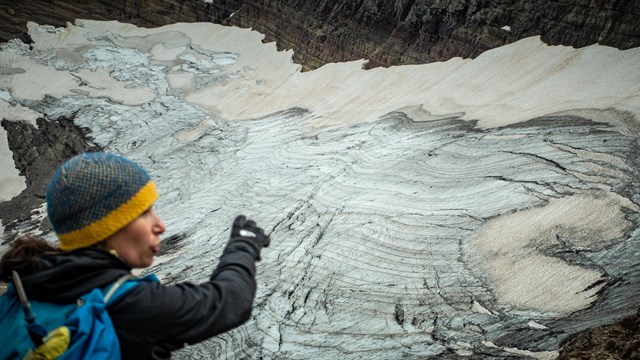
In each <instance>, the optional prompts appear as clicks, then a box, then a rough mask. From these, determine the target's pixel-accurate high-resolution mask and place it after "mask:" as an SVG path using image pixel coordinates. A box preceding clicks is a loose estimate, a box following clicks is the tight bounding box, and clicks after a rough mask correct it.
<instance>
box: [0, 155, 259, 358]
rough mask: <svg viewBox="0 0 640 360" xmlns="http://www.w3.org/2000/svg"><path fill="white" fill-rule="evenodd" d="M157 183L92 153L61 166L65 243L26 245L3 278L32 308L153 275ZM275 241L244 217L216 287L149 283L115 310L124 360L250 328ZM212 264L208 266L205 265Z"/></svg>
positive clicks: (29, 241) (59, 213) (55, 181)
mask: <svg viewBox="0 0 640 360" xmlns="http://www.w3.org/2000/svg"><path fill="white" fill-rule="evenodd" d="M157 198H158V192H157V189H156V186H155V184H154V182H153V181H152V180H151V178H150V177H149V175H148V174H147V172H146V171H145V170H144V169H143V168H142V167H140V166H139V165H138V164H136V163H135V162H133V161H131V160H129V159H126V158H124V157H122V156H119V155H115V154H111V153H104V152H98V153H84V154H80V155H77V156H75V157H73V158H71V159H70V160H68V161H66V162H65V163H64V164H62V165H61V166H60V167H59V168H58V169H57V170H56V172H55V173H54V175H53V176H52V178H51V181H50V182H49V184H48V186H47V190H46V202H47V215H48V218H49V221H50V223H51V225H52V227H53V229H54V231H55V233H56V235H57V237H58V239H59V243H58V246H57V247H54V246H52V245H51V244H49V243H48V242H47V241H45V240H44V239H40V238H33V237H31V238H24V239H18V240H16V241H14V242H13V243H12V246H11V247H10V248H9V250H8V251H7V252H6V253H5V254H4V256H3V257H2V259H1V260H0V279H2V280H3V281H5V282H8V281H10V277H11V272H12V270H15V271H17V272H18V273H19V274H20V277H21V279H22V284H23V287H24V289H25V291H26V294H27V296H28V298H29V300H37V301H45V302H54V303H72V302H76V301H77V299H78V298H79V297H80V296H81V295H83V294H85V293H87V292H88V291H90V290H91V289H93V288H96V287H104V286H107V285H109V284H111V283H113V282H114V281H116V280H117V279H119V278H121V277H122V276H123V275H125V274H127V273H130V272H131V270H132V269H136V268H146V267H148V266H150V265H151V264H152V261H153V257H154V256H155V255H157V254H158V253H159V251H160V247H161V244H162V243H161V241H160V235H162V234H163V233H164V232H165V230H166V228H165V225H164V223H163V222H162V220H161V219H160V218H159V217H158V215H157V214H156V212H155V211H154V209H153V207H152V205H153V204H154V203H155V201H156V200H157ZM269 242H270V238H269V236H268V235H266V234H265V233H264V231H263V230H262V229H261V228H260V227H258V226H257V225H256V223H255V222H254V221H252V220H248V219H247V218H246V217H245V216H242V215H240V216H238V217H237V218H236V219H235V220H234V222H233V225H232V227H231V236H230V239H229V241H228V242H227V244H226V246H225V248H224V250H223V252H222V255H221V257H220V259H219V262H218V265H217V267H216V268H215V270H214V271H213V273H212V275H211V277H210V278H209V280H208V281H206V282H204V283H202V284H199V285H195V284H192V283H190V282H181V283H176V284H171V285H163V284H161V283H158V282H140V283H139V284H138V285H136V286H135V287H134V288H133V290H131V291H130V292H129V293H127V294H126V295H125V296H123V298H121V299H120V300H118V301H116V302H115V303H114V304H112V305H111V306H110V307H109V308H108V313H109V316H110V318H111V320H112V323H113V325H114V328H115V330H116V333H117V337H118V340H119V344H120V351H121V355H122V358H123V359H166V358H170V356H171V351H172V350H176V349H179V348H181V347H183V346H185V344H194V343H197V342H201V341H203V340H206V339H208V338H211V337H213V336H215V335H218V334H221V333H224V332H226V331H228V330H231V329H233V328H235V327H238V326H240V325H241V324H243V323H244V322H246V321H247V320H248V319H249V318H250V316H251V310H252V306H253V301H254V297H255V292H256V280H255V274H256V267H255V263H256V261H258V260H259V259H260V252H261V249H262V248H263V247H266V246H268V245H269ZM203 266H204V264H203Z"/></svg>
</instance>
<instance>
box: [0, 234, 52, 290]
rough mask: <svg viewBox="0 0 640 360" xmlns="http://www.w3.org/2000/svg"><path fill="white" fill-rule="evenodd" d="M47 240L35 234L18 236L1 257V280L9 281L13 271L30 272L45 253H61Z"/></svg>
mask: <svg viewBox="0 0 640 360" xmlns="http://www.w3.org/2000/svg"><path fill="white" fill-rule="evenodd" d="M59 252H61V250H59V249H57V248H55V247H53V246H52V245H51V244H49V243H48V242H47V241H46V240H44V239H42V238H38V237H34V236H24V237H21V238H18V239H17V240H15V241H14V242H13V243H11V246H10V247H9V250H8V251H7V252H6V253H5V254H4V255H2V259H0V280H2V281H4V282H9V281H10V280H11V271H12V270H15V271H17V272H26V273H29V272H31V271H33V270H34V269H35V268H36V266H37V265H38V258H39V257H40V256H42V255H44V254H51V253H59Z"/></svg>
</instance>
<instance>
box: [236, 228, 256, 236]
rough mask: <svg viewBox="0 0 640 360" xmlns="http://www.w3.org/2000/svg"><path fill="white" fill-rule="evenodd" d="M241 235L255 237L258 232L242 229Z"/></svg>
mask: <svg viewBox="0 0 640 360" xmlns="http://www.w3.org/2000/svg"><path fill="white" fill-rule="evenodd" d="M239 233H240V236H244V237H250V238H254V237H256V234H254V233H252V232H251V231H249V230H245V229H240V232H239Z"/></svg>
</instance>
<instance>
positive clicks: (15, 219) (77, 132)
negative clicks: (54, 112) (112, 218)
mask: <svg viewBox="0 0 640 360" xmlns="http://www.w3.org/2000/svg"><path fill="white" fill-rule="evenodd" d="M36 122H37V127H35V126H33V125H31V124H29V123H27V122H24V121H8V120H2V122H1V125H2V127H3V128H4V129H5V130H6V131H7V138H8V140H9V149H10V150H11V151H12V153H13V161H14V163H15V164H16V168H17V169H18V170H19V171H20V175H22V176H24V177H25V180H26V183H27V184H26V185H27V187H26V189H25V190H24V191H22V192H21V193H20V194H18V195H17V196H15V197H14V198H13V199H11V200H10V201H5V202H0V219H2V224H3V225H4V226H5V233H6V234H11V233H12V231H11V230H12V229H13V227H14V226H16V225H17V224H18V223H19V222H20V221H21V220H26V219H29V217H30V216H31V212H32V209H35V208H38V207H40V205H41V204H42V203H43V202H44V198H45V196H44V193H45V188H46V186H47V183H48V182H49V179H50V178H51V175H52V174H53V172H54V171H55V169H56V168H57V167H58V166H59V165H60V164H61V163H62V162H63V161H65V160H67V159H68V158H70V157H72V156H74V155H76V154H79V153H81V152H85V151H99V150H100V147H98V146H97V145H94V144H93V143H92V141H91V139H90V138H89V137H88V136H87V135H88V134H87V131H86V130H85V129H82V128H80V127H78V126H77V125H75V124H74V123H73V119H67V118H60V119H56V120H47V119H45V118H39V119H38V120H37V121H36ZM46 224H48V222H47V223H46ZM46 224H45V226H47V225H46ZM38 225H39V224H38ZM12 239H13V236H9V238H8V240H9V241H11V240H12Z"/></svg>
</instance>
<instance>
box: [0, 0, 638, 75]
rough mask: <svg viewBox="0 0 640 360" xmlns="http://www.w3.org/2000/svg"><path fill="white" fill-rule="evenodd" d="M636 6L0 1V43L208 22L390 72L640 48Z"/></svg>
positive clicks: (485, 0) (311, 55)
mask: <svg viewBox="0 0 640 360" xmlns="http://www.w3.org/2000/svg"><path fill="white" fill-rule="evenodd" d="M638 16H640V4H639V3H638V2H637V1H634V0H620V1H615V2H602V1H594V0H580V1H566V0H546V1H542V2H535V3H533V2H530V1H526V0H473V1H461V0H395V1H372V0H357V1H337V0H320V1H318V0H316V1H302V0H295V1H283V0H270V1H264V0H226V1H213V2H206V1H202V0H183V1H179V0H156V1H152V0H147V1H105V0H94V1H89V2H85V1H82V2H80V1H77V0H75V1H56V0H49V1H44V0H23V1H21V2H19V3H16V2H15V1H8V0H2V1H0V24H3V25H0V40H6V39H8V38H11V37H13V36H16V34H22V37H25V35H24V31H25V24H26V22H27V21H28V20H32V21H35V22H38V23H41V24H50V25H56V26H62V25H64V24H65V22H66V21H71V22H72V21H73V20H74V19H76V18H88V19H97V20H119V21H123V22H128V23H133V24H136V25H139V26H145V27H154V26H160V25H165V24H169V23H173V22H196V21H211V22H214V23H222V24H228V25H235V26H240V27H250V28H254V29H256V30H258V31H260V32H262V33H264V34H265V35H266V40H267V41H276V42H277V44H278V46H279V48H281V49H285V48H286V49H293V50H294V51H295V55H294V60H295V61H296V62H298V63H300V64H303V65H304V67H305V68H307V69H311V68H317V67H319V66H321V65H323V64H325V63H327V62H339V61H347V60H356V59H363V58H364V59H369V64H368V66H370V67H373V66H390V65H399V64H417V63H426V62H432V61H442V60H447V59H450V58H453V57H459V56H460V57H476V56H478V55H479V54H481V53H482V52H484V51H486V50H489V49H492V48H495V47H498V46H501V45H504V44H507V43H511V42H514V41H516V40H519V39H522V38H524V37H528V36H533V35H541V36H542V39H543V40H544V41H545V42H547V43H549V44H562V45H570V46H574V47H582V46H586V45H590V44H595V43H599V44H602V45H609V46H614V47H617V48H620V49H626V48H631V47H636V46H640V22H638V21H637V19H638Z"/></svg>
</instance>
